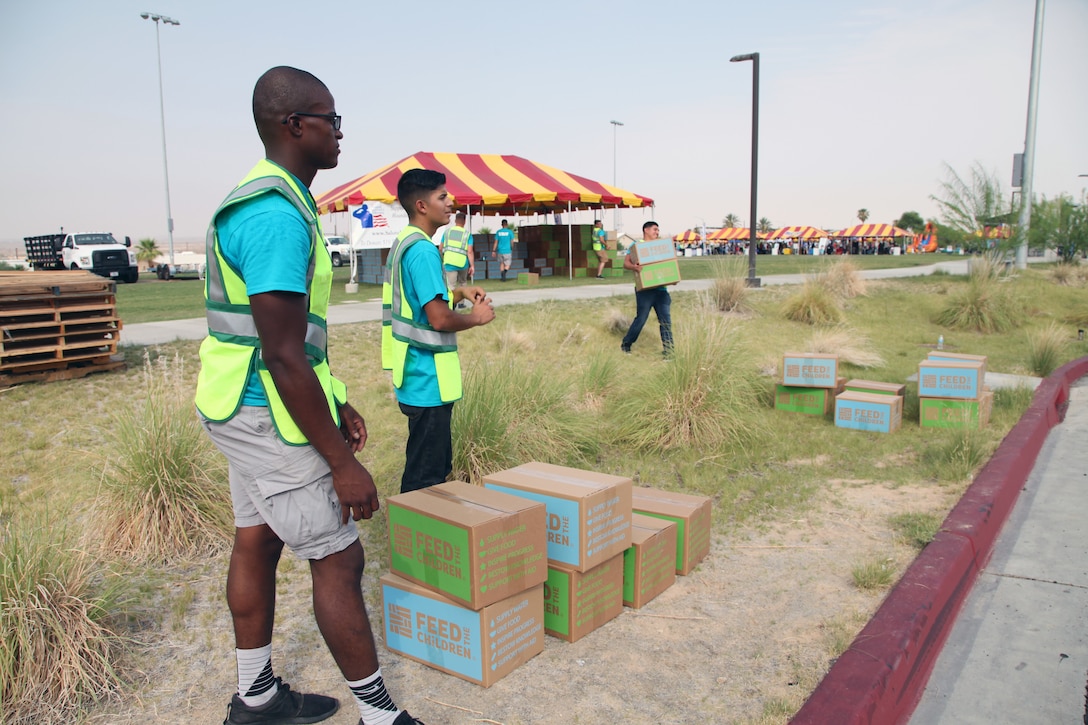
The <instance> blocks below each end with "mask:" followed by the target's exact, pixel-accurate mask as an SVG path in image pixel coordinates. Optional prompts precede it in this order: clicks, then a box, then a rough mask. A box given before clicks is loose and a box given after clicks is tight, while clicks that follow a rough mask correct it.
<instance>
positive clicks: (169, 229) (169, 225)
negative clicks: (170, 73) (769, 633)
mask: <svg viewBox="0 0 1088 725" xmlns="http://www.w3.org/2000/svg"><path fill="white" fill-rule="evenodd" d="M140 17H141V18H143V19H144V20H151V21H154V23H155V56H156V57H157V58H158V60H159V120H160V122H161V124H162V176H163V179H164V180H165V182H166V234H167V236H168V237H169V238H170V266H171V267H172V266H174V217H173V215H172V214H171V213H170V168H169V167H168V166H167V164H166V107H165V105H164V104H163V100H162V49H161V48H160V47H159V21H160V20H161V21H162V23H163V25H181V23H180V22H179V21H177V20H174V19H173V18H168V17H166V16H165V15H159V14H158V13H146V12H145V13H140Z"/></svg>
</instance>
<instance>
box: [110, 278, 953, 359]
mask: <svg viewBox="0 0 1088 725" xmlns="http://www.w3.org/2000/svg"><path fill="white" fill-rule="evenodd" d="M938 269H940V270H942V271H944V272H947V273H949V274H967V260H966V259H958V260H955V261H951V262H937V263H936V264H930V265H926V266H924V267H901V268H897V269H871V270H866V271H863V272H861V273H860V274H861V276H862V278H864V279H888V278H892V277H921V276H925V275H929V274H933V272H935V271H936V270H938ZM806 277H807V275H803V274H772V275H768V276H766V277H761V280H762V284H763V285H764V286H766V287H771V286H775V285H782V284H800V283H802V282H804V281H805V279H806ZM514 284H515V285H516V283H514ZM712 284H713V280H709V279H694V280H684V281H683V282H681V283H680V284H679V285H677V286H676V287H675V288H674V289H676V290H678V291H681V292H687V291H692V290H704V289H709V288H710V286H711V285H712ZM615 296H620V297H624V298H629V297H630V296H631V287H630V286H629V285H626V284H586V285H577V286H571V287H536V288H529V287H526V288H524V289H518V288H515V289H510V290H501V291H496V292H492V293H491V299H492V300H493V301H494V303H495V305H496V306H497V307H498V306H502V305H517V304H532V303H534V302H540V301H541V300H580V299H594V298H601V297H615ZM381 318H382V304H381V300H380V299H369V300H360V301H358V302H344V303H341V304H338V305H333V306H332V307H330V308H329V317H328V320H329V324H330V325H340V324H344V323H347V322H375V321H377V320H380V319H381ZM207 333H208V325H207V322H206V321H205V319H204V318H203V317H197V318H193V319H187V320H168V321H164V322H140V323H136V324H133V325H125V327H124V330H123V331H122V332H121V344H122V345H160V344H162V343H166V342H173V341H174V340H200V339H203V337H204V336H205V335H206V334H207Z"/></svg>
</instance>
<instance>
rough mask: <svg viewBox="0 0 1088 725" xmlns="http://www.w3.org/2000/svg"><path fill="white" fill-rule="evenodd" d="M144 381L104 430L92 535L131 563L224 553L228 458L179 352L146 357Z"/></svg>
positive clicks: (229, 526) (228, 528)
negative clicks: (208, 425)
mask: <svg viewBox="0 0 1088 725" xmlns="http://www.w3.org/2000/svg"><path fill="white" fill-rule="evenodd" d="M142 382H143V385H142V391H141V392H142V395H140V396H137V399H136V402H135V403H134V404H133V405H132V407H131V408H130V409H128V410H118V411H116V412H115V413H114V414H113V415H112V416H111V421H110V425H109V426H108V427H107V428H106V432H105V438H106V441H105V444H104V445H103V447H102V449H101V450H102V451H108V453H109V455H108V456H102V457H101V459H100V461H99V463H98V465H97V471H98V474H99V477H100V485H99V491H98V495H97V497H96V501H95V507H96V510H97V515H96V516H95V517H94V519H93V521H92V523H91V526H90V527H89V534H90V540H92V541H95V542H97V543H99V544H100V545H101V547H102V548H103V549H104V550H105V551H106V552H108V553H109V554H113V555H118V556H121V557H125V558H128V559H131V560H134V561H170V560H174V559H177V558H179V557H182V558H185V557H191V556H199V555H202V554H207V553H214V552H217V551H221V550H222V549H224V548H225V547H226V546H227V545H228V544H229V543H230V536H231V534H232V532H233V530H234V513H233V509H232V507H231V502H230V489H229V486H228V484H227V470H226V468H227V467H226V461H225V460H224V459H223V456H222V455H220V453H219V451H218V450H216V448H215V446H214V445H213V444H212V442H211V440H210V439H209V438H208V436H207V434H205V432H204V431H203V429H202V428H201V427H200V424H199V423H198V422H197V418H196V412H195V410H194V408H193V403H192V381H191V380H190V379H188V378H187V377H186V376H185V371H184V364H183V362H182V360H181V358H180V357H177V356H175V357H174V358H173V359H172V360H171V359H170V358H165V357H164V358H159V359H158V360H157V361H156V362H154V363H151V362H149V361H148V360H147V358H146V356H145V364H144V368H143V381H142Z"/></svg>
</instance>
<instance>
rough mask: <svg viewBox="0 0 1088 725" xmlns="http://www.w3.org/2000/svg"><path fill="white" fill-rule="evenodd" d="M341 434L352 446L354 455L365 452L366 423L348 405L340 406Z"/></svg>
mask: <svg viewBox="0 0 1088 725" xmlns="http://www.w3.org/2000/svg"><path fill="white" fill-rule="evenodd" d="M340 432H341V433H343V434H344V440H345V441H347V442H348V445H349V446H351V452H352V453H358V452H359V451H361V450H363V446H365V445H366V421H364V420H363V416H361V415H359V413H358V412H357V411H356V410H355V408H353V407H351V406H350V405H348V404H347V403H344V404H343V405H341V406H340Z"/></svg>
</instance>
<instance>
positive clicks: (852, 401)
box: [835, 391, 903, 433]
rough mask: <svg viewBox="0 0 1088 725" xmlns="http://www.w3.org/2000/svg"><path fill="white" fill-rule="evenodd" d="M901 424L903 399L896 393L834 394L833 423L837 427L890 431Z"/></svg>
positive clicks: (848, 392)
mask: <svg viewBox="0 0 1088 725" xmlns="http://www.w3.org/2000/svg"><path fill="white" fill-rule="evenodd" d="M902 424H903V399H902V398H901V397H899V396H898V395H872V394H871V393H854V392H850V391H847V392H844V393H839V394H838V395H837V396H835V425H836V426H838V427H839V428H852V429H854V430H864V431H875V432H877V433H891V432H893V431H895V430H898V429H899V426H901V425H902Z"/></svg>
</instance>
